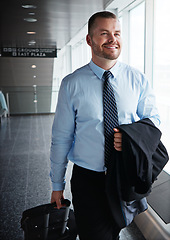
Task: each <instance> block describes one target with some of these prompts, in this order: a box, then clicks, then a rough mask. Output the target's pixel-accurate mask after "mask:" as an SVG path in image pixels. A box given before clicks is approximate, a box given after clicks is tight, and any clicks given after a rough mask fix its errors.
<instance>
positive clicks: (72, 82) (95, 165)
mask: <svg viewBox="0 0 170 240" xmlns="http://www.w3.org/2000/svg"><path fill="white" fill-rule="evenodd" d="M104 71H105V70H104V69H102V68H100V67H98V66H97V65H95V64H94V63H93V62H92V61H91V62H90V63H89V64H87V65H85V66H83V67H82V68H80V69H78V70H76V71H75V72H73V73H72V74H69V75H68V76H66V77H65V78H64V79H63V81H62V83H61V87H60V91H59V97H58V103H57V108H56V113H55V118H54V123H53V127H52V143H51V156H50V160H51V172H50V176H51V181H52V188H53V190H54V191H59V190H63V189H64V187H65V171H66V167H67V163H68V160H70V161H72V162H73V163H76V164H77V165H78V166H81V167H83V168H87V169H90V170H94V171H98V172H102V171H105V166H104V126H103V81H104V80H103V78H102V76H103V73H104ZM110 71H111V73H112V74H113V76H112V78H111V79H110V81H111V84H112V86H113V89H114V93H115V99H116V102H117V109H118V118H119V124H129V123H132V122H135V121H137V120H139V119H143V118H150V119H151V120H152V121H153V123H154V124H155V125H156V126H159V123H160V120H159V115H158V111H157V108H156V105H155V96H154V94H153V90H152V88H151V87H150V86H149V83H148V81H147V79H146V77H145V76H144V75H143V74H142V73H140V72H139V71H138V70H136V69H134V68H132V67H130V66H129V65H126V64H124V63H120V62H117V63H116V64H115V65H114V66H113V67H112V68H111V69H110Z"/></svg>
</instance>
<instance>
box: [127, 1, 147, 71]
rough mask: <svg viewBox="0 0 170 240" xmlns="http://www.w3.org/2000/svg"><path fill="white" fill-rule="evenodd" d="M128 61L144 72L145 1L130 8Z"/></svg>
mask: <svg viewBox="0 0 170 240" xmlns="http://www.w3.org/2000/svg"><path fill="white" fill-rule="evenodd" d="M129 17H130V35H129V36H130V38H129V47H130V49H129V50H130V51H129V53H130V54H129V63H130V65H132V66H134V67H136V68H137V69H139V70H140V71H142V72H144V46H145V2H143V3H141V4H140V5H138V6H137V7H135V8H133V9H132V10H130V16H129Z"/></svg>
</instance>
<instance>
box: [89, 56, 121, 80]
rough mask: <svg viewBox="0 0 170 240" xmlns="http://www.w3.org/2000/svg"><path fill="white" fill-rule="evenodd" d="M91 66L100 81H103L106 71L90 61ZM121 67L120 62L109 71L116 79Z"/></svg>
mask: <svg viewBox="0 0 170 240" xmlns="http://www.w3.org/2000/svg"><path fill="white" fill-rule="evenodd" d="M89 66H90V68H91V70H92V71H93V72H94V74H95V75H96V76H97V77H98V78H99V79H102V77H103V73H104V72H105V70H104V69H103V68H101V67H99V66H97V65H96V64H95V63H94V62H93V61H92V60H91V61H90V63H89ZM119 67H120V62H118V61H117V62H116V64H115V65H114V66H113V67H112V68H111V69H109V71H110V72H111V73H112V74H113V76H114V78H116V76H117V75H118V70H119Z"/></svg>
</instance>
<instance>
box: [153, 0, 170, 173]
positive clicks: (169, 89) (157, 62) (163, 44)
mask: <svg viewBox="0 0 170 240" xmlns="http://www.w3.org/2000/svg"><path fill="white" fill-rule="evenodd" d="M154 4H155V6H154V53H153V54H154V58H153V87H154V91H155V93H156V97H157V102H158V107H159V112H160V115H161V122H162V123H161V126H160V128H161V130H162V133H163V134H162V141H163V142H164V144H165V146H166V147H167V149H168V152H169V153H170V30H169V22H170V14H169V13H170V1H169V0H155V1H154ZM165 170H166V171H168V172H169V173H170V163H169V164H168V165H167V166H166V167H165Z"/></svg>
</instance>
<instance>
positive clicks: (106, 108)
mask: <svg viewBox="0 0 170 240" xmlns="http://www.w3.org/2000/svg"><path fill="white" fill-rule="evenodd" d="M111 76H112V73H111V72H110V71H105V72H104V74H103V78H104V80H105V81H104V88H103V114H104V136H105V166H106V167H107V166H108V164H109V160H110V157H111V153H112V151H113V148H114V143H113V142H114V130H113V128H114V127H116V126H118V114H117V106H116V101H115V96H114V91H113V87H112V86H111V84H110V82H109V78H110V77H111Z"/></svg>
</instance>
